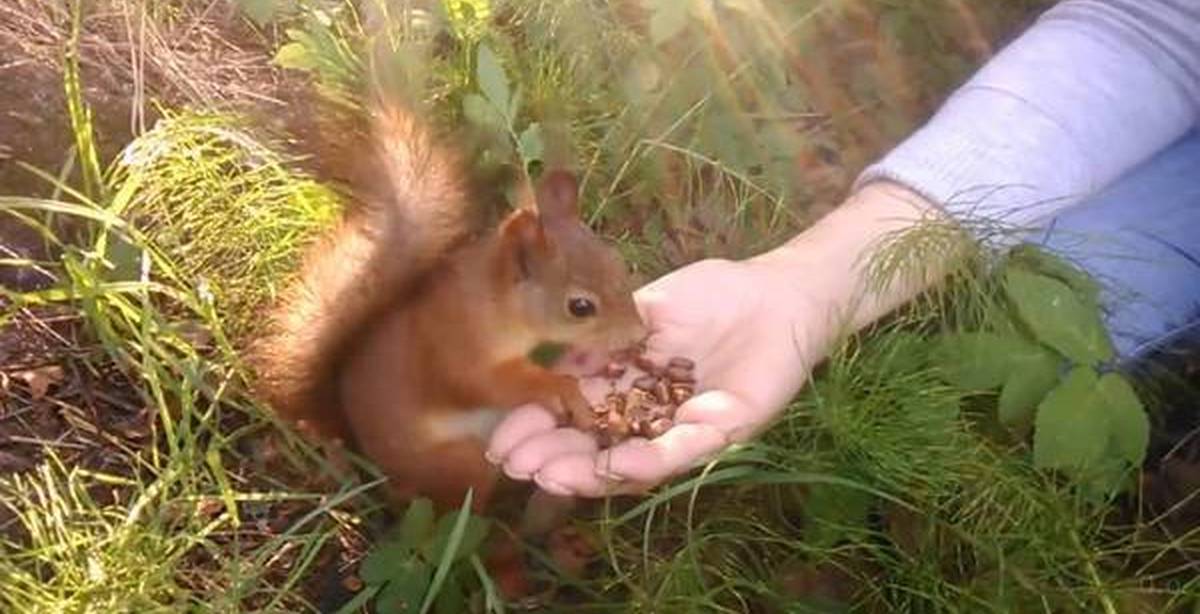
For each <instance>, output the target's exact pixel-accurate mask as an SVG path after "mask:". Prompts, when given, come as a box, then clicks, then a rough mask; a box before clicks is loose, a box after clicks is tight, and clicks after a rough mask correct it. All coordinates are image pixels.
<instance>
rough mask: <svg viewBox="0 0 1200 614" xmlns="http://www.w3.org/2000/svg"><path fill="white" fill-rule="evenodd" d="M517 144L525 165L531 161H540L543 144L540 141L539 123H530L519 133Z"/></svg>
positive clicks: (540, 128) (540, 130) (540, 129)
mask: <svg viewBox="0 0 1200 614" xmlns="http://www.w3.org/2000/svg"><path fill="white" fill-rule="evenodd" d="M518 146H519V150H520V152H521V159H522V160H524V161H525V164H526V165H528V164H530V163H532V162H541V161H542V155H543V154H544V153H545V146H544V144H543V142H542V126H541V125H540V124H530V125H529V127H528V128H526V129H525V131H524V132H522V133H521V140H520V142H519V143H518Z"/></svg>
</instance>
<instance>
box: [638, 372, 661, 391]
mask: <svg viewBox="0 0 1200 614" xmlns="http://www.w3.org/2000/svg"><path fill="white" fill-rule="evenodd" d="M657 383H658V379H656V378H655V377H654V376H653V375H643V376H641V377H639V378H637V379H635V380H633V387H634V388H636V389H638V390H643V391H645V392H651V391H653V390H654V386H655V384H657Z"/></svg>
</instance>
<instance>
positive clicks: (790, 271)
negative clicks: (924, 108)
mask: <svg viewBox="0 0 1200 614" xmlns="http://www.w3.org/2000/svg"><path fill="white" fill-rule="evenodd" d="M946 219H948V218H947V216H946V214H945V213H944V212H942V210H941V209H940V208H939V207H938V206H936V205H935V204H933V203H932V202H930V201H928V200H927V199H925V198H924V197H922V196H921V195H919V194H917V193H916V192H914V191H912V190H910V189H908V188H906V187H904V186H903V185H900V184H898V183H893V182H890V181H875V182H871V183H869V184H866V185H864V186H862V187H861V188H860V189H859V190H858V191H856V192H855V193H853V194H852V195H851V196H850V197H849V198H847V199H846V201H845V202H844V203H843V204H842V205H841V206H839V207H838V208H837V209H835V210H834V211H832V212H831V213H829V214H828V215H826V216H825V217H824V218H822V219H820V220H818V221H817V222H816V223H815V224H814V225H813V226H811V227H810V228H808V229H807V230H805V231H803V232H801V233H800V234H798V235H797V236H796V237H794V238H793V239H791V240H790V241H788V242H787V243H785V244H783V245H781V246H779V247H777V248H775V249H773V250H771V251H768V252H765V253H763V254H761V255H759V256H756V257H754V258H751V259H750V260H748V261H747V263H748V264H751V265H753V266H756V267H761V270H762V271H763V273H764V274H765V275H767V276H769V277H771V278H772V280H773V283H775V284H776V285H775V286H774V287H786V288H790V289H791V290H790V291H789V292H788V293H787V294H788V295H790V296H791V297H792V298H791V300H792V304H791V305H789V307H790V308H792V309H794V313H797V314H799V315H798V317H805V318H810V317H812V311H811V310H812V309H814V308H816V309H819V310H821V311H823V312H824V313H825V314H827V317H829V318H830V321H829V322H828V328H830V330H831V334H836V333H837V331H838V330H839V329H840V330H841V331H843V332H853V331H856V330H858V329H860V328H862V327H864V326H866V325H868V324H870V323H871V322H874V321H875V320H877V319H878V318H880V317H882V316H884V315H885V314H887V313H888V312H890V311H892V310H893V309H895V308H897V307H899V306H900V305H902V304H903V303H905V302H907V301H909V300H911V299H912V298H913V297H915V296H916V295H917V294H919V293H920V292H921V291H923V290H925V289H927V288H928V287H930V286H931V285H933V284H934V283H936V282H937V280H938V279H940V278H941V271H942V267H941V266H940V265H941V264H942V263H939V262H937V260H936V258H937V254H934V253H931V254H929V255H928V259H927V260H926V264H927V265H928V266H926V267H925V268H926V271H924V272H923V274H922V275H917V276H909V275H905V276H901V277H900V278H898V279H895V280H892V283H888V284H886V285H883V286H882V287H877V286H876V285H874V284H872V283H870V281H871V280H870V279H869V273H868V267H869V266H870V263H871V259H872V257H873V256H874V255H875V254H876V253H877V251H878V249H879V248H880V247H881V246H882V244H883V243H884V242H885V241H886V239H888V238H889V237H890V236H894V235H895V234H897V233H902V232H904V231H907V230H911V229H913V228H916V227H917V226H918V225H921V224H923V223H929V222H931V221H935V222H936V221H945V220H946Z"/></svg>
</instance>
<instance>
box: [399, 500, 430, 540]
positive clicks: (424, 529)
mask: <svg viewBox="0 0 1200 614" xmlns="http://www.w3.org/2000/svg"><path fill="white" fill-rule="evenodd" d="M431 529H433V503H431V502H430V501H429V499H424V498H422V499H417V500H415V501H413V502H412V503H410V504H408V510H406V511H405V512H404V519H403V520H401V521H400V530H399V533H398V539H399V543H400V545H402V546H404V547H406V548H417V547H418V546H420V545H421V544H422V543H423V542H424V541H425V538H426V537H428V536H429V531H430V530H431Z"/></svg>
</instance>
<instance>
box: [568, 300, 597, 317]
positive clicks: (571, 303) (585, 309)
mask: <svg viewBox="0 0 1200 614" xmlns="http://www.w3.org/2000/svg"><path fill="white" fill-rule="evenodd" d="M567 310H568V311H570V312H571V315H573V316H575V317H577V318H590V317H592V316H594V315H596V303H593V302H592V301H591V299H586V298H572V299H568V300H567Z"/></svg>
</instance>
